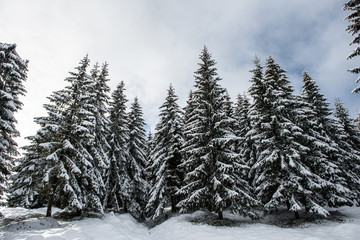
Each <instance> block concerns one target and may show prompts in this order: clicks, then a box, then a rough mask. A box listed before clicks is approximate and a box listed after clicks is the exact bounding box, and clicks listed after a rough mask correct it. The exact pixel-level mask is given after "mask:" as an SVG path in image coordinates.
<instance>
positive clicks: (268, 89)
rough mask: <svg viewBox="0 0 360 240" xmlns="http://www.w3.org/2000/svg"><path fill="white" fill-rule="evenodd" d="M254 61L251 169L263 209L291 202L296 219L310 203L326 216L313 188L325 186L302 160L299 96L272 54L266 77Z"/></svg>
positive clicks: (306, 152) (303, 154)
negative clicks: (298, 120)
mask: <svg viewBox="0 0 360 240" xmlns="http://www.w3.org/2000/svg"><path fill="white" fill-rule="evenodd" d="M255 64H256V65H257V66H256V68H255V69H256V70H254V71H253V74H254V76H253V81H252V82H253V86H252V87H251V90H250V94H251V96H252V97H253V99H254V103H253V105H252V111H253V113H252V114H251V115H250V116H251V121H252V122H253V130H251V132H252V133H251V137H252V139H253V140H254V141H255V144H256V149H257V153H256V155H257V158H256V162H255V163H254V165H253V166H252V167H251V172H250V174H251V178H252V183H253V185H254V187H255V193H256V194H257V196H258V198H259V199H260V200H261V201H262V202H263V204H264V206H265V210H270V209H273V208H276V207H277V206H279V205H280V204H287V206H288V209H289V210H290V211H293V212H294V213H295V216H296V217H297V218H298V217H299V215H298V211H299V210H301V209H302V207H304V206H307V205H309V207H310V211H313V212H317V213H319V214H323V215H326V214H327V212H326V210H325V209H323V208H322V207H321V205H322V202H318V199H317V198H314V197H313V191H314V190H316V189H318V188H321V186H319V183H320V181H321V178H320V179H319V176H318V175H316V174H314V173H313V172H311V170H310V168H309V166H308V165H307V164H306V163H307V162H304V161H303V157H304V156H306V155H307V154H308V152H309V148H308V147H307V146H306V145H304V144H302V142H303V138H305V137H306V136H304V132H303V130H302V129H301V128H300V127H299V126H298V125H297V124H296V121H295V116H296V115H297V110H298V109H297V106H298V104H297V101H296V100H297V98H295V97H294V95H293V90H292V87H291V86H290V82H289V81H288V79H287V77H286V74H285V71H284V70H283V69H282V68H281V67H280V66H279V65H278V64H276V63H275V61H274V59H273V58H272V57H269V58H268V60H267V64H266V70H265V73H264V75H263V77H262V74H260V72H259V71H261V68H260V67H259V63H258V62H255ZM259 94H260V95H259ZM254 113H256V114H254ZM317 187H318V188H317Z"/></svg>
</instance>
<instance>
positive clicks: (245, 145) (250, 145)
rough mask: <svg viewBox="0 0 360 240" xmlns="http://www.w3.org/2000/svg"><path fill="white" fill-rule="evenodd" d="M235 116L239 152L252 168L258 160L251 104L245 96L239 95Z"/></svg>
mask: <svg viewBox="0 0 360 240" xmlns="http://www.w3.org/2000/svg"><path fill="white" fill-rule="evenodd" d="M234 116H235V119H236V121H237V124H236V135H237V137H238V138H239V141H238V145H237V152H238V153H239V154H240V157H241V159H243V161H244V162H245V163H246V164H247V165H248V166H252V165H253V164H254V162H255V160H256V146H255V144H254V141H253V140H252V138H251V131H252V125H251V120H250V102H249V99H248V98H247V96H246V95H245V94H244V95H241V94H239V95H238V97H237V102H236V106H235V110H234Z"/></svg>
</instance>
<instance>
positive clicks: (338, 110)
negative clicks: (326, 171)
mask: <svg viewBox="0 0 360 240" xmlns="http://www.w3.org/2000/svg"><path fill="white" fill-rule="evenodd" d="M334 116H335V118H336V122H337V135H336V136H337V142H338V145H339V147H340V149H341V155H342V159H343V161H342V162H341V164H340V167H341V168H342V172H343V173H344V175H343V176H344V178H345V179H346V182H347V184H348V186H349V189H350V190H351V192H352V193H356V196H354V197H355V201H356V202H357V204H359V203H360V201H359V196H360V131H359V129H358V128H357V126H356V125H355V123H354V121H353V120H352V119H351V118H350V116H349V111H348V110H347V109H346V108H345V107H344V106H343V104H342V102H340V100H339V99H336V101H335V112H334Z"/></svg>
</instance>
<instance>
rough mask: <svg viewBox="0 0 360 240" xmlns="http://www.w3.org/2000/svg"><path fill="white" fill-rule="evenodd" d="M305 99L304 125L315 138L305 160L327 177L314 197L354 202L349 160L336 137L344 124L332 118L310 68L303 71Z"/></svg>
mask: <svg viewBox="0 0 360 240" xmlns="http://www.w3.org/2000/svg"><path fill="white" fill-rule="evenodd" d="M301 98H302V101H303V102H304V104H305V105H304V106H303V107H302V111H303V113H305V116H304V117H303V119H302V121H301V124H302V125H303V126H302V128H303V129H304V131H306V135H307V136H309V137H310V139H311V141H308V144H307V146H308V147H309V148H310V151H309V153H308V154H307V155H306V157H305V158H304V161H307V162H308V166H309V168H310V170H311V171H312V172H313V173H314V174H317V175H318V176H319V177H321V178H322V179H323V180H325V182H322V183H321V185H322V186H321V189H319V191H314V193H315V194H314V196H318V198H319V199H321V198H322V199H323V201H324V202H323V205H325V204H326V205H329V206H332V207H338V206H342V205H351V204H352V202H353V199H354V197H355V195H354V193H352V191H351V190H350V189H349V188H348V183H347V181H346V179H345V178H344V176H345V172H344V170H343V167H342V162H343V161H345V160H344V155H342V152H343V150H342V149H341V147H340V146H339V144H338V139H337V136H336V135H337V134H339V133H340V132H341V131H340V128H341V126H339V125H338V124H337V123H336V121H335V120H334V119H332V118H331V117H330V116H331V109H330V108H329V105H330V104H329V103H328V102H327V100H326V98H325V97H324V95H322V94H321V93H320V89H319V87H318V86H317V84H316V82H315V81H314V80H313V79H312V78H311V77H310V76H309V74H308V73H307V72H306V71H304V73H303V87H302V91H301ZM305 111H306V112H305ZM299 115H300V114H299ZM319 201H320V200H319Z"/></svg>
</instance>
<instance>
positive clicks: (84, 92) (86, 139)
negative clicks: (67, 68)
mask: <svg viewBox="0 0 360 240" xmlns="http://www.w3.org/2000/svg"><path fill="white" fill-rule="evenodd" d="M89 62H90V60H89V58H88V56H85V57H84V58H83V59H82V60H81V61H80V65H79V66H78V67H77V68H76V70H77V72H70V77H68V78H66V79H65V81H67V82H69V83H70V85H69V86H67V87H66V88H67V90H68V91H69V92H70V95H71V99H72V100H71V102H70V103H69V107H68V108H67V109H66V111H65V114H66V117H67V119H68V120H67V123H68V126H69V133H68V137H69V141H70V143H71V144H72V146H74V148H75V149H77V151H78V154H76V155H75V156H71V157H73V158H74V159H75V160H76V161H77V162H78V165H79V168H80V170H81V173H82V174H81V177H80V178H79V179H78V181H79V183H80V188H81V192H82V194H83V201H82V202H83V210H85V211H96V212H100V213H103V206H102V201H101V198H102V193H103V192H104V182H103V178H102V174H101V169H102V168H104V166H105V164H104V163H102V161H103V159H100V158H97V155H96V153H97V149H95V147H94V146H95V141H96V139H95V129H96V117H95V113H96V110H97V109H96V107H95V105H94V104H93V100H94V99H96V92H95V91H94V90H93V89H94V79H93V78H91V76H90V75H89V74H88V73H87V71H86V70H87V68H88V66H89Z"/></svg>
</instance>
